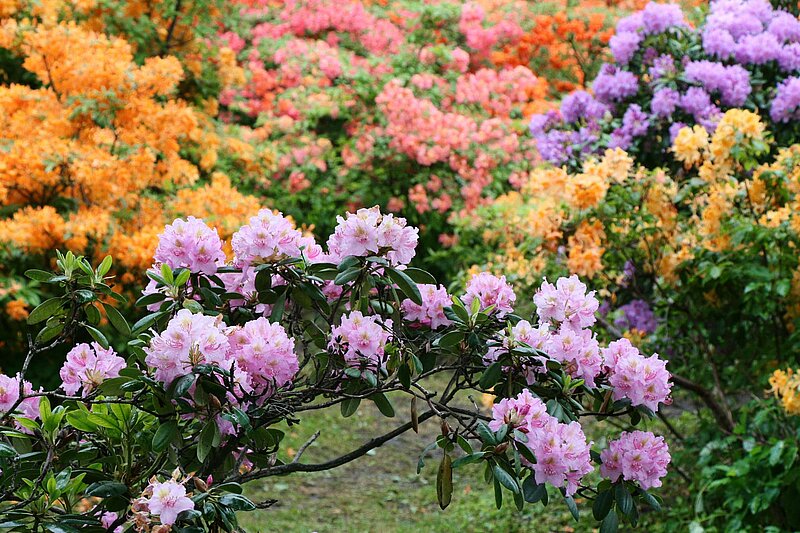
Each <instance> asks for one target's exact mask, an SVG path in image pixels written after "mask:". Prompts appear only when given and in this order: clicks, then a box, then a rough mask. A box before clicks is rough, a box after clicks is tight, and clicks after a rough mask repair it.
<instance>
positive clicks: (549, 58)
mask: <svg viewBox="0 0 800 533" xmlns="http://www.w3.org/2000/svg"><path fill="white" fill-rule="evenodd" d="M566 4H569V6H567V5H566ZM572 4H573V3H572V2H568V3H564V2H560V1H553V2H538V3H529V2H516V1H496V2H467V3H461V2H434V3H431V2H416V1H409V2H401V3H399V4H391V5H388V6H386V5H383V4H380V3H372V4H370V3H366V2H360V1H355V0H348V1H346V2H331V1H329V0H303V1H300V0H293V1H291V2H280V3H274V2H261V1H246V2H241V3H240V8H241V9H240V17H241V20H239V21H237V22H235V23H232V24H230V25H229V27H228V28H226V30H227V31H224V32H222V33H220V35H219V39H220V42H221V45H222V46H223V48H227V49H229V50H230V53H231V54H234V55H235V57H236V58H237V59H238V62H239V65H240V67H241V76H237V77H235V78H233V77H232V78H231V82H232V83H230V84H229V85H227V86H226V88H225V89H224V90H223V91H222V94H221V98H220V102H221V104H222V109H223V113H222V116H224V117H227V119H228V120H230V121H231V122H237V123H243V124H251V123H252V124H255V130H254V131H255V132H256V133H257V135H259V136H260V137H262V138H264V139H269V140H271V141H273V143H274V146H275V147H276V148H277V150H278V151H279V154H278V159H277V170H276V172H275V173H274V175H273V178H274V182H273V184H272V186H271V188H270V189H269V190H266V191H265V194H267V195H275V197H276V198H277V197H278V196H280V198H281V208H282V209H283V210H284V211H286V212H287V213H289V214H291V215H293V216H295V217H298V218H300V214H301V213H308V212H309V211H310V212H312V213H319V216H317V215H314V219H318V220H314V223H315V224H321V223H323V222H322V221H330V220H333V216H334V215H335V213H336V211H337V209H339V207H340V206H347V207H349V208H354V207H358V206H361V205H374V204H378V205H381V206H382V207H383V208H385V209H388V210H390V211H392V212H396V213H399V214H403V216H405V217H407V218H408V219H409V220H411V221H414V222H415V223H417V224H418V225H419V226H420V228H421V230H422V233H421V236H422V238H423V242H425V243H427V247H429V248H433V247H435V246H437V243H436V239H437V237H439V236H440V240H441V242H442V243H444V244H450V243H451V242H452V238H451V236H450V233H451V231H452V227H451V225H450V223H449V219H450V217H451V216H452V215H453V214H456V213H467V212H471V211H472V210H473V209H475V208H476V207H478V206H480V205H483V204H485V203H487V202H488V201H489V200H490V199H491V198H493V197H494V196H496V195H498V194H500V193H502V192H503V191H506V190H508V189H509V188H510V187H511V186H513V185H515V184H518V183H519V182H520V176H521V175H523V174H525V173H526V172H527V171H529V169H530V167H531V164H532V163H533V162H534V161H535V160H536V158H537V156H536V153H535V151H533V150H532V148H533V147H532V141H531V139H530V137H529V136H528V135H527V132H526V124H527V119H526V117H528V116H530V115H531V114H532V113H536V112H542V111H545V110H548V109H551V108H552V107H553V104H552V103H550V100H549V98H554V97H555V98H557V97H558V96H559V95H560V94H562V93H564V92H565V91H568V90H571V89H572V88H574V87H581V86H582V84H583V80H584V79H586V77H587V76H592V75H593V73H594V72H595V70H596V66H597V65H599V61H600V58H601V57H602V55H603V54H602V53H601V52H602V47H603V46H604V43H605V42H606V41H607V39H608V37H609V36H610V31H609V26H610V24H611V20H612V16H613V14H614V13H617V12H627V9H629V7H630V6H627V5H626V6H624V7H619V6H614V7H612V8H609V7H608V5H605V4H603V5H602V6H601V5H600V3H597V4H591V5H586V6H584V5H583V3H580V5H576V6H573V5H572ZM564 9H566V11H564ZM226 53H227V52H226ZM318 230H319V231H322V232H323V233H324V232H326V231H330V230H331V228H330V227H324V228H318ZM432 266H433V262H432ZM436 268H441V266H440V265H437V266H436Z"/></svg>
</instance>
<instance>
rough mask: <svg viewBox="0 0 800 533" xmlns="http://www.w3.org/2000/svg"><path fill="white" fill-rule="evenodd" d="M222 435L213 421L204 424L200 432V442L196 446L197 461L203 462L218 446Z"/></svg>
mask: <svg viewBox="0 0 800 533" xmlns="http://www.w3.org/2000/svg"><path fill="white" fill-rule="evenodd" d="M221 440H222V435H221V434H220V432H219V427H218V426H217V422H216V421H215V420H211V421H209V422H208V423H206V425H205V427H204V428H203V431H201V432H200V442H198V444H197V460H198V461H200V462H201V463H202V462H205V460H206V458H207V457H208V455H209V454H210V453H211V450H212V449H214V448H216V447H217V446H219V443H220V441H221Z"/></svg>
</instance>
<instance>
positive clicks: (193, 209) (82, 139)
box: [0, 1, 273, 367]
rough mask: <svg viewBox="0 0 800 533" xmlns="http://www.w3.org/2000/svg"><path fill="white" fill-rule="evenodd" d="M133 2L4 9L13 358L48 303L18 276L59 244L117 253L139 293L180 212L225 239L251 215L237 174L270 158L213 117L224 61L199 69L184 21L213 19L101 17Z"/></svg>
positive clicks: (2, 193) (5, 322) (6, 337)
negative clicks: (30, 322)
mask: <svg viewBox="0 0 800 533" xmlns="http://www.w3.org/2000/svg"><path fill="white" fill-rule="evenodd" d="M137 5H138V4H135V3H130V4H125V5H124V6H123V5H122V3H119V5H118V4H117V3H111V4H109V5H107V6H105V7H102V8H101V6H99V5H94V4H92V3H85V4H81V5H80V6H75V5H73V4H72V3H65V2H59V1H53V2H44V3H35V4H34V3H28V2H19V3H17V4H15V5H14V6H13V7H9V8H8V9H7V10H6V11H3V13H2V19H1V20H0V46H1V47H2V48H3V49H4V50H6V51H7V52H8V53H9V54H11V55H12V57H13V58H14V59H13V61H12V60H9V61H8V62H4V63H3V65H2V67H3V70H4V71H5V72H6V73H7V75H9V76H10V79H8V80H6V81H7V82H8V83H7V84H4V85H3V86H2V87H0V108H2V113H0V114H2V126H3V128H2V129H3V133H2V146H3V149H2V150H0V169H2V170H1V171H0V204H2V207H3V210H2V218H0V255H1V256H2V258H3V261H2V263H3V265H2V267H0V288H1V291H0V304H2V305H3V306H4V308H5V311H6V312H5V313H3V318H2V329H3V333H2V334H1V335H0V337H2V341H3V342H4V343H6V346H7V347H8V348H9V349H15V348H16V350H17V351H18V352H22V351H24V350H23V345H24V334H23V333H22V332H21V331H20V328H21V323H22V321H24V319H25V316H26V315H27V313H28V312H30V310H31V309H32V308H33V307H34V306H35V305H36V304H38V303H39V301H40V298H41V296H42V294H41V290H40V289H41V286H37V284H36V283H35V282H31V281H30V280H26V279H24V277H22V272H24V271H25V269H27V268H31V267H37V268H41V267H47V266H49V265H50V260H51V259H52V254H51V253H50V251H51V250H52V249H53V248H55V247H66V248H69V249H71V250H73V251H75V252H80V253H82V254H86V255H87V256H89V257H94V258H97V259H100V258H102V257H103V256H104V255H105V254H106V253H108V252H112V253H114V255H115V257H116V259H117V264H118V268H119V269H120V271H119V273H120V275H119V276H118V277H117V281H118V282H120V283H125V284H135V283H138V279H139V277H140V273H141V272H142V271H143V270H144V269H146V268H147V267H148V266H149V264H150V260H151V258H152V255H153V251H154V249H155V245H156V236H157V235H158V233H159V232H160V231H161V228H162V227H163V225H164V223H166V222H167V221H169V220H172V219H173V218H174V217H175V216H179V215H188V214H193V215H197V216H204V217H206V218H208V220H209V222H212V223H214V224H215V226H216V227H218V228H219V230H220V231H221V232H222V234H223V235H230V233H232V231H233V230H235V228H236V227H238V225H239V224H241V223H242V222H243V221H244V220H246V219H247V217H249V216H251V215H253V214H255V213H256V212H257V211H258V206H259V202H258V201H257V200H256V199H255V198H254V197H252V196H249V195H247V194H244V193H242V192H239V191H238V190H237V189H236V188H235V187H234V184H233V182H232V179H233V178H236V177H239V176H241V175H256V174H258V175H261V174H263V173H264V172H266V171H267V169H269V168H271V165H272V163H273V154H272V151H270V150H268V149H266V148H265V147H264V146H263V144H259V143H258V142H256V141H252V142H250V141H249V140H247V137H246V133H243V132H241V131H240V130H239V129H238V128H222V127H220V126H219V124H217V123H216V122H214V120H213V119H212V116H211V115H210V114H209V113H212V114H213V107H215V105H216V104H215V101H214V98H213V96H214V94H215V93H214V90H213V85H214V83H217V82H214V80H213V79H211V78H215V77H216V76H217V75H218V74H217V73H218V72H223V73H224V71H225V65H224V64H221V63H220V62H216V63H207V64H206V65H205V67H204V68H206V70H208V71H209V72H211V74H213V76H212V75H211V74H209V72H206V73H205V74H203V72H201V71H197V69H196V68H195V66H194V64H195V63H198V62H201V63H202V61H201V59H202V58H203V57H205V56H207V55H208V53H210V51H213V50H214V47H211V46H205V45H203V44H202V43H201V42H200V39H199V37H198V34H196V33H193V32H188V33H187V31H188V30H187V26H186V24H187V20H193V19H194V18H196V19H197V20H196V21H195V22H196V23H197V25H199V27H201V28H202V27H203V24H201V19H203V17H205V16H207V15H208V13H206V14H205V15H203V17H200V16H199V15H196V13H195V14H194V15H193V13H194V12H195V11H196V9H197V5H196V4H195V3H186V4H185V5H184V6H183V8H182V9H183V11H178V12H176V13H173V14H171V15H170V16H169V17H168V18H166V19H165V20H163V21H162V22H161V23H159V22H158V17H157V16H156V13H157V12H159V10H160V9H165V5H162V4H154V5H153V6H151V7H150V8H149V9H150V10H151V11H150V12H151V18H150V19H148V20H147V21H146V22H144V21H139V22H136V23H134V22H133V21H132V20H131V25H130V26H126V25H125V24H123V21H121V20H119V19H117V20H116V22H114V20H109V18H108V16H107V15H108V13H107V11H106V9H113V8H115V7H119V9H123V8H125V9H128V10H130V11H132V12H139V11H141V10H143V9H145V7H146V6H138V7H137ZM204 5H205V4H204ZM206 7H207V8H208V9H211V7H212V6H211V4H208V5H207V6H206ZM197 17H200V18H197ZM112 19H113V17H112ZM203 20H204V19H203ZM120 26H124V27H120ZM147 28H149V29H147ZM162 29H163V31H162ZM195 30H196V31H199V30H197V28H195ZM151 33H152V34H158V35H161V37H160V38H159V39H160V40H159V39H156V38H155V37H152V38H151V37H147V36H150V35H151ZM118 34H120V35H119V36H118ZM151 47H152V48H151ZM172 53H174V54H175V55H170V54H172ZM14 61H19V68H20V70H21V72H20V73H16V74H15V73H14V72H13V71H12V70H11V69H10V67H8V64H9V63H13V62H14ZM193 69H194V72H193ZM220 75H221V74H220ZM179 95H182V96H183V98H181V97H180V96H179ZM192 102H197V103H199V104H200V105H201V106H202V107H199V106H193V105H191V104H192ZM206 108H208V109H206ZM209 109H210V111H209ZM241 137H244V138H245V139H246V140H247V142H246V141H245V140H242V138H241ZM45 296H46V295H45ZM17 364H18V363H17V362H7V361H6V360H4V361H3V366H4V367H5V366H6V365H9V366H13V367H16V365H17Z"/></svg>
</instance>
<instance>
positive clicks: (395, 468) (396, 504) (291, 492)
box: [240, 395, 591, 533]
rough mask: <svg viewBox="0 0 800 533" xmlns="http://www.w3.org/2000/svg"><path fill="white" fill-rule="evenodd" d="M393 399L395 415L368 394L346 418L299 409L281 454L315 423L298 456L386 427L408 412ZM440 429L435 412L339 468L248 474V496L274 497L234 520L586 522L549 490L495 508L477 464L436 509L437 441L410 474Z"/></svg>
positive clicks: (318, 453) (392, 525) (466, 524)
mask: <svg viewBox="0 0 800 533" xmlns="http://www.w3.org/2000/svg"><path fill="white" fill-rule="evenodd" d="M393 400H394V402H395V409H396V411H397V415H396V416H395V417H394V418H385V417H384V416H383V415H381V414H380V412H379V411H378V410H377V408H375V406H374V405H372V403H371V402H363V403H362V405H361V406H360V407H359V409H358V411H357V412H356V414H355V415H353V416H352V417H350V418H342V416H341V414H340V413H339V411H338V409H329V410H325V411H318V412H311V413H308V414H306V415H304V417H303V422H302V424H300V425H296V426H294V427H291V428H288V429H287V431H286V438H285V440H284V446H283V453H284V454H285V455H284V458H287V457H290V456H292V455H293V454H294V453H295V450H297V449H298V448H299V447H300V446H302V444H303V443H304V442H306V440H307V439H308V438H309V437H310V436H311V435H312V434H313V433H314V431H316V430H317V429H319V430H320V432H321V433H320V437H319V438H318V439H317V441H316V442H314V444H313V445H312V446H311V447H309V448H308V450H306V452H305V453H304V454H303V458H302V460H303V462H307V463H311V462H314V463H316V462H320V461H325V460H328V459H331V458H333V457H336V456H338V455H341V454H343V453H346V452H348V451H350V450H352V449H354V448H356V447H358V446H359V445H361V444H363V442H365V441H367V440H369V439H370V438H372V437H375V436H377V435H379V434H382V433H384V432H387V431H390V430H391V429H393V428H394V427H396V426H398V425H400V424H403V423H405V422H406V421H408V419H409V418H410V411H409V408H410V405H409V403H408V402H409V400H408V398H405V397H402V396H397V395H395V396H394V397H393ZM439 431H440V430H439V424H438V419H436V418H433V419H430V420H428V421H426V422H425V423H423V424H421V425H420V432H419V434H416V433H414V432H413V431H409V432H407V433H405V434H403V435H401V436H400V437H398V438H396V439H394V440H393V441H390V442H388V443H386V444H384V445H383V446H382V447H380V448H377V449H375V450H372V452H370V453H369V454H368V455H366V456H364V457H362V458H360V459H357V460H355V461H353V462H351V463H349V464H347V465H345V466H342V467H340V468H338V469H335V470H331V471H327V472H318V473H316V472H315V473H300V474H293V475H291V476H286V477H281V478H267V479H264V480H259V481H255V482H253V483H251V484H249V485H248V486H247V489H246V491H247V495H248V496H249V497H251V498H252V499H254V500H264V499H268V498H275V499H277V500H279V502H278V503H277V504H276V505H274V506H272V507H271V508H269V509H266V510H260V511H255V512H252V513H245V514H242V515H241V517H240V522H241V524H242V526H243V527H244V528H245V529H246V530H247V531H252V532H263V531H275V530H280V531H297V532H305V531H317V532H320V533H324V532H329V531H348V532H372V531H376V532H377V531H396V532H409V533H411V532H418V531H451V530H457V531H487V532H493V531H497V532H509V533H512V532H516V531H531V530H534V529H535V530H536V531H590V530H591V529H590V528H589V524H590V520H589V519H588V518H589V517H587V520H586V521H585V523H584V521H583V520H582V521H581V523H580V524H576V523H575V522H574V521H572V518H571V517H570V515H569V512H568V511H567V509H566V507H565V506H564V505H563V504H562V503H561V501H560V498H559V496H558V494H557V492H556V491H553V492H552V493H551V503H550V505H549V506H548V507H547V508H546V509H544V508H542V507H541V505H536V506H526V508H525V510H524V511H523V512H519V511H517V510H516V508H515V507H514V504H513V501H512V500H511V494H510V493H508V492H506V493H505V494H504V496H506V498H507V501H506V502H505V503H504V505H503V508H502V509H501V510H497V509H496V507H495V502H494V492H493V489H492V486H491V485H488V484H486V483H485V482H484V481H483V467H482V465H468V466H465V467H463V468H462V469H458V470H456V471H455V473H454V486H455V492H454V495H453V501H452V503H451V504H450V506H449V507H448V508H447V509H445V510H444V511H442V510H440V509H439V506H438V504H437V502H436V489H435V482H436V469H437V467H438V460H439V458H440V457H441V451H440V450H439V449H438V448H437V449H436V450H434V451H433V452H430V454H429V455H428V456H427V457H426V460H425V463H426V464H425V467H424V468H423V470H422V472H421V474H420V475H417V474H416V468H417V461H418V459H419V455H420V453H421V452H422V451H423V450H424V449H425V447H426V446H427V445H428V444H429V443H431V442H433V441H434V440H435V439H436V436H437V435H438V434H439ZM564 524H571V526H568V527H565V526H564Z"/></svg>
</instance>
